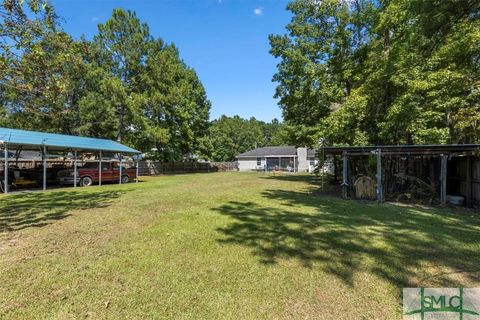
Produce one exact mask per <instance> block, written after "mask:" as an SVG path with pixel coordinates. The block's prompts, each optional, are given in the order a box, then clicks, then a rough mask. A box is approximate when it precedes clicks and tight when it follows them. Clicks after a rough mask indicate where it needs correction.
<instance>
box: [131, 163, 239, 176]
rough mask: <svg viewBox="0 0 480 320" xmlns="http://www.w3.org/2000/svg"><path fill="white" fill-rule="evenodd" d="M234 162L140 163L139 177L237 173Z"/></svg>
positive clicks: (236, 166)
mask: <svg viewBox="0 0 480 320" xmlns="http://www.w3.org/2000/svg"><path fill="white" fill-rule="evenodd" d="M237 170H238V165H237V163H236V162H212V163H209V162H160V161H151V160H146V161H141V162H140V165H139V172H140V175H145V176H152V175H158V174H168V173H193V172H216V171H237Z"/></svg>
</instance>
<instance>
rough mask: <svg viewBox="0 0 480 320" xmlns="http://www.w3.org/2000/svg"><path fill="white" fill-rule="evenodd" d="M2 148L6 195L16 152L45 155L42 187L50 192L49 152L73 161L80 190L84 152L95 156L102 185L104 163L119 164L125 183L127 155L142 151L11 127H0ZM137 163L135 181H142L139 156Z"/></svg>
mask: <svg viewBox="0 0 480 320" xmlns="http://www.w3.org/2000/svg"><path fill="white" fill-rule="evenodd" d="M0 147H1V148H2V152H1V154H2V155H3V162H4V163H3V165H4V166H3V168H4V170H3V172H4V177H3V183H4V193H8V191H9V190H8V179H9V177H8V171H9V170H8V169H9V164H8V162H9V155H11V154H12V152H11V151H12V150H25V151H28V150H31V151H38V152H40V153H41V157H42V163H43V177H42V188H43V190H46V189H47V159H48V158H49V152H57V153H60V152H61V153H63V154H64V155H65V156H66V157H69V158H72V159H73V170H74V187H77V162H78V155H79V154H82V153H91V154H95V156H96V158H97V160H94V161H95V162H97V163H98V175H99V181H98V184H99V185H101V184H102V161H109V162H118V163H119V170H120V172H119V177H120V178H119V181H118V182H119V183H120V184H121V183H122V164H123V161H124V160H123V158H124V156H126V155H127V156H128V155H130V156H132V155H138V154H139V153H140V152H139V151H138V150H135V149H132V148H130V147H127V146H125V145H123V144H120V143H118V142H115V141H112V140H107V139H98V138H87V137H79V136H71V135H64V134H54V133H47V132H38V131H26V130H17V129H9V128H0ZM104 153H110V154H114V155H116V157H117V159H118V160H111V159H104V158H103V154H104ZM135 161H136V176H135V181H136V182H138V167H139V166H138V161H139V157H138V156H137V157H135Z"/></svg>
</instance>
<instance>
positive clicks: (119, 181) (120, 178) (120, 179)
mask: <svg viewBox="0 0 480 320" xmlns="http://www.w3.org/2000/svg"><path fill="white" fill-rule="evenodd" d="M119 170H120V171H119V172H120V176H119V180H118V183H119V184H122V154H120V167H119Z"/></svg>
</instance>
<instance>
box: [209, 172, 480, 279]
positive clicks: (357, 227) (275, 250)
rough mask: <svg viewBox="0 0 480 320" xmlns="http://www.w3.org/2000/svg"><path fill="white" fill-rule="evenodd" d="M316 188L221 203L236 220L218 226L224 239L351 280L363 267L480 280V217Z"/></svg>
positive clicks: (392, 275)
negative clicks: (322, 193)
mask: <svg viewBox="0 0 480 320" xmlns="http://www.w3.org/2000/svg"><path fill="white" fill-rule="evenodd" d="M282 179H283V178H282ZM285 179H286V178H285ZM289 179H293V178H289ZM296 179H297V178H295V180H296ZM304 179H307V181H308V180H309V178H308V177H307V178H305V177H304ZM312 190H313V189H312ZM312 190H306V191H285V190H266V191H264V192H263V193H262V196H263V197H265V198H267V199H270V200H272V206H264V205H259V204H257V203H255V202H235V201H232V202H229V203H227V204H225V205H222V206H220V207H218V208H215V210H216V211H217V212H219V213H220V214H222V215H226V216H229V217H231V218H233V219H234V222H233V223H231V224H230V225H228V226H226V227H224V228H220V229H218V231H219V232H220V233H221V234H222V235H223V236H222V238H221V239H219V240H218V241H219V242H221V243H230V244H241V245H244V246H247V247H250V248H252V250H253V253H254V254H255V255H257V256H258V257H259V259H260V261H261V262H262V263H265V264H275V263H277V262H278V261H279V260H280V259H297V260H298V261H299V262H301V264H302V265H303V266H304V267H307V268H310V267H312V266H314V265H315V266H316V267H319V268H321V269H322V270H323V271H325V272H327V273H329V274H332V275H334V276H336V277H338V278H339V279H341V280H342V281H344V282H345V283H347V284H348V285H352V286H353V276H354V274H355V273H356V272H358V271H367V272H369V273H373V274H375V275H377V276H379V277H380V278H383V279H385V280H387V281H389V282H390V283H392V284H393V285H395V286H396V287H397V288H402V287H407V286H421V285H437V286H441V287H444V286H447V287H448V286H452V287H456V286H460V285H468V284H470V285H471V284H472V283H476V284H478V283H479V281H480V267H479V263H480V250H479V243H480V229H479V225H480V219H479V217H478V216H473V217H472V216H471V213H470V214H466V213H462V212H458V213H452V212H449V211H447V210H443V209H432V210H428V209H420V208H405V207H396V206H391V205H382V206H378V205H375V204H369V203H362V202H356V201H348V200H347V201H345V200H341V199H335V198H330V197H318V196H314V195H312V193H311V191H312Z"/></svg>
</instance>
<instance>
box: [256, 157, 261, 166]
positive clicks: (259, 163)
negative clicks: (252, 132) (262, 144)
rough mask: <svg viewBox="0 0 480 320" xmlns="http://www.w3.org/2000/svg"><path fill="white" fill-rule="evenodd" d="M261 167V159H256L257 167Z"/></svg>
mask: <svg viewBox="0 0 480 320" xmlns="http://www.w3.org/2000/svg"><path fill="white" fill-rule="evenodd" d="M261 165H262V158H257V166H261Z"/></svg>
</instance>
